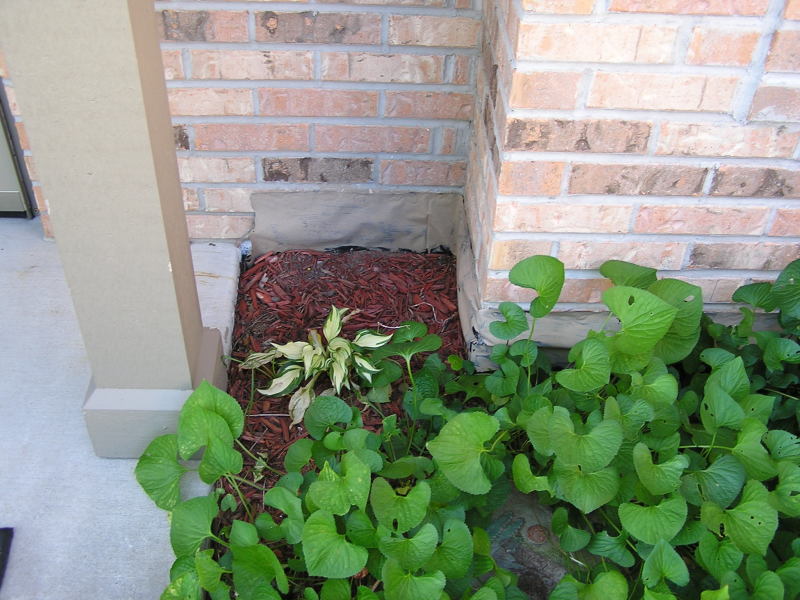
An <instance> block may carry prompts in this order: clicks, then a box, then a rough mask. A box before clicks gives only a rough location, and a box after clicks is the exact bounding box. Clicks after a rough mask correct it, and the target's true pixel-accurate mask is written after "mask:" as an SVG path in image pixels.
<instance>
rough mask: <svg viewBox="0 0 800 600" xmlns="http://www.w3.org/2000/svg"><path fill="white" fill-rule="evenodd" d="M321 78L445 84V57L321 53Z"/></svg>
mask: <svg viewBox="0 0 800 600" xmlns="http://www.w3.org/2000/svg"><path fill="white" fill-rule="evenodd" d="M321 71H322V79H324V80H326V81H375V82H386V83H442V82H443V81H444V80H443V75H444V57H443V56H426V55H420V54H369V53H366V52H326V53H323V54H322V68H321Z"/></svg>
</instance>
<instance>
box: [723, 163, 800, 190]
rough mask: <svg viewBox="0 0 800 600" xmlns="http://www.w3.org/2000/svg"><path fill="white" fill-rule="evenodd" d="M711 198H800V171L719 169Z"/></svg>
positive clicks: (731, 167) (728, 166) (745, 168)
mask: <svg viewBox="0 0 800 600" xmlns="http://www.w3.org/2000/svg"><path fill="white" fill-rule="evenodd" d="M711 195H712V196H753V197H759V198H800V171H790V170H788V169H769V168H762V167H736V166H732V165H724V166H722V167H720V168H719V169H717V174H716V177H714V183H713V185H712V187H711Z"/></svg>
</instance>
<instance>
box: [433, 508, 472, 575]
mask: <svg viewBox="0 0 800 600" xmlns="http://www.w3.org/2000/svg"><path fill="white" fill-rule="evenodd" d="M442 531H443V534H442V543H441V544H439V546H438V547H437V548H436V550H435V551H434V553H433V556H431V558H430V560H429V561H428V570H429V571H441V572H442V573H444V575H445V576H446V577H447V578H448V579H459V578H461V577H464V575H466V574H467V571H469V566H470V564H471V563H472V535H470V532H469V527H467V525H466V524H465V523H464V522H463V521H459V520H457V519H448V520H447V521H445V524H444V527H443V528H442Z"/></svg>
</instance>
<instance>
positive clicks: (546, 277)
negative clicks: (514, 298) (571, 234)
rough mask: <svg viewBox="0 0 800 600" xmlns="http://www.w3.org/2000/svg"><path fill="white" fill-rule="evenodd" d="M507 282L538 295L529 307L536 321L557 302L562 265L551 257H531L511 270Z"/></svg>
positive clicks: (561, 283)
mask: <svg viewBox="0 0 800 600" xmlns="http://www.w3.org/2000/svg"><path fill="white" fill-rule="evenodd" d="M508 280H509V281H510V282H511V283H513V284H514V285H517V286H519V287H524V288H529V289H533V290H536V291H537V292H538V293H539V295H538V297H536V298H534V300H533V301H532V302H531V307H530V312H531V316H532V317H534V318H537V319H538V318H539V317H543V316H545V315H546V314H548V313H549V312H550V311H551V310H553V307H554V306H555V305H556V302H558V297H559V296H560V295H561V289H562V288H563V287H564V264H563V263H562V262H561V261H560V260H558V259H557V258H553V257H552V256H543V255H537V256H531V257H528V258H526V259H523V260H521V261H520V262H518V263H517V264H516V265H514V266H513V267H512V268H511V271H510V272H509V274H508Z"/></svg>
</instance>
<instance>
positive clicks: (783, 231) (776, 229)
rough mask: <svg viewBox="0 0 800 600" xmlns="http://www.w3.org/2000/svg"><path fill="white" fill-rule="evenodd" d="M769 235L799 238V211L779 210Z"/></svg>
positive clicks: (796, 209) (793, 209)
mask: <svg viewBox="0 0 800 600" xmlns="http://www.w3.org/2000/svg"><path fill="white" fill-rule="evenodd" d="M769 234H770V235H781V236H784V235H786V236H794V237H797V236H800V209H798V208H779V209H778V210H777V211H776V213H775V221H774V222H773V223H772V227H771V228H770V230H769Z"/></svg>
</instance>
